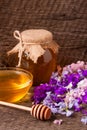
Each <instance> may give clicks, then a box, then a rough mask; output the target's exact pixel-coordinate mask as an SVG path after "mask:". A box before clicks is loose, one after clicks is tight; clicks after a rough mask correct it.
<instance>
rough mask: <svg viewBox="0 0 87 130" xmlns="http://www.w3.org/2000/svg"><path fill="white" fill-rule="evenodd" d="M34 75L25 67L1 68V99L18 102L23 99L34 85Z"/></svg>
mask: <svg viewBox="0 0 87 130" xmlns="http://www.w3.org/2000/svg"><path fill="white" fill-rule="evenodd" d="M32 80H33V76H32V74H31V73H30V72H27V71H25V70H24V69H19V68H13V67H7V68H2V67H1V68H0V100H1V101H7V102H17V101H19V100H20V99H22V98H23V97H24V96H25V95H26V94H27V93H28V91H29V89H30V87H31V86H32V82H33V81H32Z"/></svg>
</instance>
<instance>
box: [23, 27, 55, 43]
mask: <svg viewBox="0 0 87 130" xmlns="http://www.w3.org/2000/svg"><path fill="white" fill-rule="evenodd" d="M21 37H22V41H23V42H26V43H40V44H43V43H45V42H51V41H52V40H53V35H52V33H51V32H50V31H47V30H44V29H29V30H25V31H23V32H21Z"/></svg>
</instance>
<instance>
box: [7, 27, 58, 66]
mask: <svg viewBox="0 0 87 130" xmlns="http://www.w3.org/2000/svg"><path fill="white" fill-rule="evenodd" d="M13 34H14V37H15V38H16V39H18V40H19V43H18V44H17V45H16V46H15V47H14V48H13V49H12V50H10V51H8V52H7V54H8V55H10V54H13V53H18V58H19V61H18V65H17V66H18V67H20V66H21V60H22V55H23V53H24V54H25V55H26V58H27V59H29V58H30V59H31V60H32V61H33V62H34V63H37V60H38V58H39V57H40V56H41V55H43V54H44V53H45V51H46V49H47V48H49V49H51V50H53V52H54V53H57V52H58V44H57V43H56V42H55V41H53V35H52V33H51V32H49V31H47V30H44V29H30V30H25V31H23V32H22V33H20V32H19V31H18V30H16V31H14V33H13Z"/></svg>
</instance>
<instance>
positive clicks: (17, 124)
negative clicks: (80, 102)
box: [0, 102, 87, 130]
mask: <svg viewBox="0 0 87 130" xmlns="http://www.w3.org/2000/svg"><path fill="white" fill-rule="evenodd" d="M21 104H22V105H25V106H31V103H30V102H22V103H21ZM80 118H81V114H80V113H75V114H74V115H73V116H72V117H65V116H64V115H59V114H58V115H52V117H51V119H50V120H48V121H41V120H37V119H35V118H33V117H32V116H31V115H30V113H29V112H26V111H22V110H17V109H13V108H9V107H4V106H0V130H48V129H50V130H87V125H84V124H82V123H81V121H80ZM55 119H62V120H63V122H62V124H61V125H57V124H54V123H53V121H54V120H55Z"/></svg>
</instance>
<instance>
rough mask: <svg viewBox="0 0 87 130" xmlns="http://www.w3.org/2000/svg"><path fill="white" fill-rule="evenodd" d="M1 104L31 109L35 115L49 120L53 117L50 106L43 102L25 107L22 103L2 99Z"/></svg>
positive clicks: (26, 109)
mask: <svg viewBox="0 0 87 130" xmlns="http://www.w3.org/2000/svg"><path fill="white" fill-rule="evenodd" d="M0 105H3V106H9V107H12V108H17V109H21V110H25V111H29V112H30V113H31V115H32V116H33V117H35V118H37V119H40V120H48V119H50V118H51V110H50V108H48V107H47V106H45V105H43V104H37V105H33V106H32V107H25V106H22V105H17V104H13V103H8V102H4V101H0Z"/></svg>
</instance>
